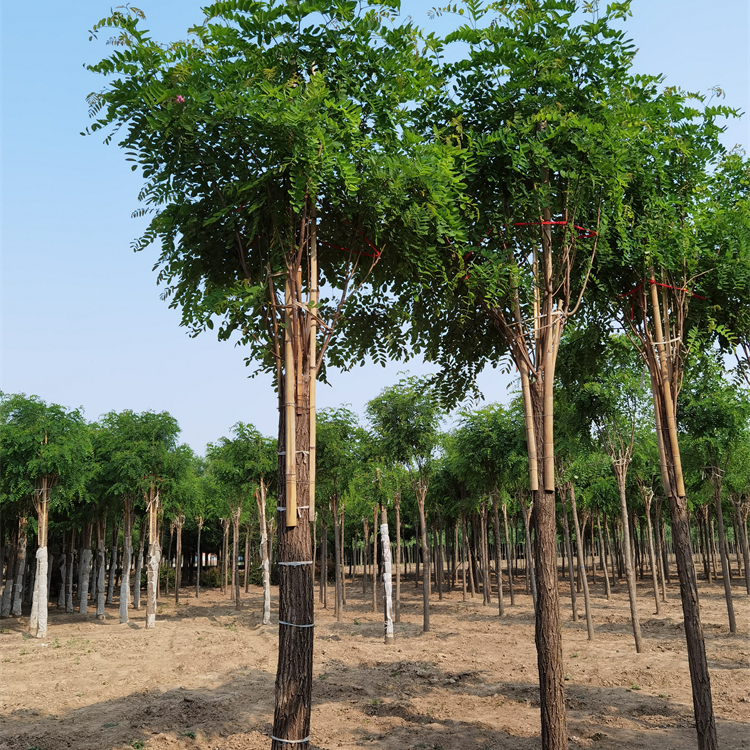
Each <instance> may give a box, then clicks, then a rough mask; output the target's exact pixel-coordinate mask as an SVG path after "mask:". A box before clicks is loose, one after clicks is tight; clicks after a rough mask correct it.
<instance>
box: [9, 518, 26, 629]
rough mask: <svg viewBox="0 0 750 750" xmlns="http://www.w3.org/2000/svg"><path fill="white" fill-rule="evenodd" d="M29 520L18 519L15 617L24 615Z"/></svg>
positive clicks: (13, 611)
mask: <svg viewBox="0 0 750 750" xmlns="http://www.w3.org/2000/svg"><path fill="white" fill-rule="evenodd" d="M28 522H29V519H28V518H26V516H23V517H22V518H19V519H18V543H17V544H16V566H15V577H16V580H15V584H14V586H13V607H12V610H11V614H12V615H13V617H20V616H21V614H22V613H23V584H24V574H25V572H26V543H27V528H28Z"/></svg>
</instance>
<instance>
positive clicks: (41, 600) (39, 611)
mask: <svg viewBox="0 0 750 750" xmlns="http://www.w3.org/2000/svg"><path fill="white" fill-rule="evenodd" d="M50 489H51V487H50V483H49V478H48V477H47V475H45V476H44V477H43V478H42V487H41V493H40V494H39V495H38V496H37V497H38V500H37V502H36V505H37V517H38V523H37V541H38V547H37V551H36V566H37V567H36V579H35V581H36V582H35V585H34V598H33V601H32V604H31V617H30V619H29V631H30V632H31V635H32V636H36V637H37V638H46V637H47V614H48V599H49V588H48V579H47V568H48V559H47V554H48V551H47V536H48V528H49V520H48V519H49V491H50ZM0 570H2V568H0ZM35 610H36V611H35Z"/></svg>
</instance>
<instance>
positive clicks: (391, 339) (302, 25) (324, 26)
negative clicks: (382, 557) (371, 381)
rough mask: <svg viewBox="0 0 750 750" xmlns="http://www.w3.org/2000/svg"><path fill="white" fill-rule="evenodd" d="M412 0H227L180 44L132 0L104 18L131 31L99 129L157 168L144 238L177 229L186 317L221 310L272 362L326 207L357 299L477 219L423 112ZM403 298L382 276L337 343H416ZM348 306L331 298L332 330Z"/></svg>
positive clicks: (148, 193)
mask: <svg viewBox="0 0 750 750" xmlns="http://www.w3.org/2000/svg"><path fill="white" fill-rule="evenodd" d="M397 7H398V3H397V2H393V1H392V0H388V1H387V2H383V3H377V2H369V3H367V4H366V5H356V4H354V3H350V2H341V1H340V0H320V1H318V2H314V3H307V4H304V3H303V4H298V3H285V2H277V1H276V0H264V1H262V2H259V3H253V4H247V3H245V2H242V1H241V0H235V1H233V2H220V3H213V4H211V5H209V6H208V7H206V8H205V9H204V14H205V17H204V19H203V22H202V23H199V24H197V25H196V26H194V27H193V28H191V29H190V34H191V38H190V39H189V40H187V41H178V42H175V43H172V44H166V45H162V44H158V43H156V42H155V41H154V40H152V39H151V37H150V36H149V35H148V32H146V31H145V30H143V29H142V26H141V23H140V22H141V18H139V13H138V12H137V11H135V10H134V9H132V8H129V7H126V8H124V9H120V10H117V11H115V12H114V13H113V14H112V15H111V16H109V17H107V18H105V19H102V20H101V21H100V22H99V23H98V24H96V26H95V27H94V29H93V32H92V37H95V36H96V35H97V33H98V32H99V31H100V30H102V29H105V28H107V29H113V30H114V31H115V33H117V34H119V36H118V37H117V39H118V41H119V46H118V48H117V49H116V50H115V51H114V52H113V53H112V54H111V55H110V56H109V57H107V58H105V59H103V60H102V61H101V62H100V63H98V64H96V65H92V66H89V69H90V70H91V71H93V72H95V73H99V74H102V75H105V76H109V83H108V85H107V86H106V88H105V89H104V90H103V91H102V92H100V93H98V94H92V95H91V97H90V104H91V114H92V116H93V117H95V118H96V119H95V122H94V124H93V125H92V128H91V129H92V131H97V130H100V129H108V130H109V135H108V136H107V141H109V140H110V139H111V138H112V137H113V136H114V134H115V133H117V134H118V137H119V138H120V139H121V140H120V141H119V145H120V146H121V147H122V148H123V149H125V150H126V152H127V154H128V159H130V160H131V161H132V162H133V169H139V168H140V169H141V170H142V172H143V176H144V179H145V181H146V182H145V185H144V188H143V190H142V191H141V194H140V196H139V198H140V200H141V201H142V202H143V203H144V204H145V209H144V213H151V215H152V217H153V218H152V220H151V223H150V224H149V226H148V228H147V230H146V232H145V234H144V235H143V237H142V238H141V239H140V240H138V241H137V242H136V243H135V249H136V250H141V249H143V248H145V247H147V246H148V245H149V244H151V243H152V242H154V241H156V240H158V241H160V243H161V254H160V257H159V260H158V262H157V264H156V267H157V268H158V270H159V277H158V278H159V282H160V283H163V284H165V285H166V288H165V292H164V295H165V297H169V298H171V300H172V302H171V304H172V306H175V307H178V306H179V307H180V308H181V309H182V322H183V325H185V326H187V327H188V328H190V329H191V330H192V331H193V332H194V333H196V334H197V333H198V332H200V331H202V330H205V329H206V328H214V324H215V321H218V324H219V337H220V338H223V339H225V338H229V337H230V336H231V335H232V334H233V333H234V332H237V333H238V335H239V336H240V339H241V340H242V342H243V343H244V344H246V345H247V346H248V347H249V349H250V352H251V355H250V359H252V360H254V361H256V362H258V363H259V364H260V369H261V370H267V371H270V372H273V373H274V374H275V373H276V366H277V361H276V359H275V358H274V355H273V346H269V343H270V342H271V341H273V340H276V339H277V337H278V336H279V330H280V328H279V326H280V325H281V324H279V325H277V326H276V327H274V321H273V320H272V315H269V306H271V307H272V308H274V309H275V307H276V305H278V304H280V302H279V300H278V299H276V295H277V289H276V285H277V283H278V282H277V279H278V278H280V277H283V276H284V275H285V274H286V273H287V272H288V271H289V269H290V268H293V267H295V265H296V264H298V263H299V261H300V258H301V257H302V253H303V252H304V251H305V246H306V243H307V238H306V237H305V235H304V225H305V221H306V218H307V217H309V216H310V214H311V213H313V212H314V216H315V217H316V219H315V220H316V222H317V225H318V237H319V241H318V257H319V263H320V269H321V273H322V276H323V280H324V282H325V285H326V286H325V288H327V289H330V290H341V295H342V298H343V297H346V295H347V294H349V293H351V291H352V290H353V289H356V287H357V284H359V283H361V282H362V281H363V280H364V279H365V278H369V279H370V281H371V282H372V283H373V284H374V285H375V286H376V287H377V286H382V285H383V284H387V283H388V282H389V280H390V279H391V278H393V276H394V273H395V272H396V270H397V269H403V273H404V275H408V274H409V273H413V271H414V269H415V268H420V269H427V268H430V267H432V266H435V265H436V246H437V245H438V244H444V243H445V242H446V239H445V238H446V237H449V236H453V235H454V234H456V232H457V231H460V222H459V220H458V208H457V205H456V202H455V201H454V200H452V197H453V193H454V192H455V190H454V188H455V183H456V179H457V178H456V174H455V170H454V168H453V153H454V152H455V148H453V147H451V146H449V145H447V144H441V143H431V142H424V141H423V139H422V138H421V137H419V135H418V134H417V133H415V132H414V127H413V124H412V120H413V115H414V111H415V107H414V102H415V101H416V100H419V99H420V98H421V97H423V96H425V95H426V94H427V92H428V91H430V90H434V89H435V87H436V85H437V83H438V79H437V77H436V71H435V68H434V66H433V63H432V62H431V61H430V58H429V57H428V56H427V55H425V54H422V50H421V49H420V42H419V36H418V31H417V30H416V29H415V28H414V27H412V25H411V24H410V23H408V22H407V23H404V24H402V25H396V24H395V23H391V21H390V18H391V16H392V15H393V14H392V12H391V11H392V10H393V9H395V8H397ZM368 256H373V257H372V261H373V263H374V262H375V260H378V261H379V262H378V263H377V265H376V267H375V268H374V269H373V268H372V265H373V263H371V262H370V261H369V260H367V258H368ZM302 266H303V275H306V274H307V271H308V269H307V263H304V264H302ZM308 283H309V280H308ZM281 289H282V292H283V281H282V282H281ZM347 290H348V291H347ZM365 291H367V290H365ZM387 299H388V298H387V297H384V296H383V295H382V294H377V293H375V292H372V294H370V293H366V294H365V296H364V297H363V298H362V299H361V300H360V301H359V302H358V303H357V306H356V307H353V308H352V309H351V310H350V311H349V314H348V315H347V316H346V317H345V318H343V319H341V320H342V322H345V323H347V325H349V326H350V328H351V329H352V330H354V331H356V332H357V333H356V334H355V335H354V336H353V337H352V339H351V341H342V343H341V347H340V349H338V350H336V349H333V350H332V351H331V354H332V357H333V360H334V362H335V363H336V364H341V365H344V366H350V365H351V361H352V358H353V357H354V356H359V352H361V351H362V350H366V349H369V348H373V349H374V350H375V352H376V357H377V358H378V359H382V358H384V357H385V356H386V355H388V356H391V355H393V354H396V353H400V352H402V351H403V338H404V337H403V335H402V334H400V333H399V329H398V327H393V328H392V329H391V330H390V331H389V333H388V335H387V336H383V335H382V328H381V329H380V330H378V327H379V324H381V323H382V322H383V321H384V320H385V319H387V318H388V314H389V313H388V312H387V310H384V302H385V301H386V300H387ZM341 301H344V300H343V299H342V300H341ZM373 308H375V310H374V312H375V315H373V314H372V312H373ZM341 312H342V310H341V309H340V308H339V307H338V301H337V300H334V299H328V298H324V299H322V300H321V301H320V303H319V309H318V315H319V316H320V318H321V319H322V320H324V321H328V324H327V325H328V327H327V328H325V329H324V331H325V333H324V334H323V338H324V341H325V343H327V342H328V340H329V338H330V333H331V330H332V327H333V325H334V324H335V323H336V322H337V321H339V319H340V316H341ZM376 331H377V335H376ZM360 338H361V341H360V340H359V339H360Z"/></svg>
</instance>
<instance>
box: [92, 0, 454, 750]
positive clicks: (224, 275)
mask: <svg viewBox="0 0 750 750" xmlns="http://www.w3.org/2000/svg"><path fill="white" fill-rule="evenodd" d="M396 8H397V3H396V2H390V1H389V2H385V3H384V4H383V5H380V4H378V3H377V2H374V1H373V2H371V3H368V5H367V6H356V5H352V4H350V3H348V2H339V0H321V1H320V2H315V3H309V4H297V3H280V2H276V1H275V0H268V1H267V2H261V3H260V4H259V5H258V4H252V5H248V4H247V3H246V2H244V0H234V1H232V2H221V3H215V4H213V5H211V6H209V7H208V8H207V9H206V11H205V13H206V18H205V23H203V24H201V25H197V26H195V27H194V28H193V29H192V30H191V31H192V33H193V34H194V35H195V40H193V41H190V42H178V43H175V44H171V45H164V46H162V45H158V44H156V43H155V42H153V41H152V40H151V38H150V37H149V36H148V34H147V33H146V32H145V31H143V30H142V29H141V27H140V26H139V21H140V20H141V19H140V18H139V15H142V14H140V13H139V12H138V11H136V10H135V9H132V8H126V9H124V10H117V11H115V12H114V13H113V14H112V15H111V16H109V17H108V18H105V19H103V20H102V21H101V22H100V23H98V24H97V25H96V26H95V27H94V30H93V33H92V36H96V33H97V32H98V31H99V30H101V29H103V28H114V29H115V32H116V34H117V35H118V36H117V37H116V39H117V43H118V45H120V46H125V47H127V49H126V50H123V51H120V50H117V51H115V52H114V53H113V54H112V55H111V56H110V57H108V58H106V59H104V60H102V61H101V62H100V63H98V64H96V65H92V66H90V70H92V71H94V72H97V73H102V74H111V73H114V74H116V75H115V77H114V78H113V79H112V80H111V82H110V84H109V85H108V87H107V88H106V89H105V91H103V92H102V93H99V94H93V95H92V96H91V97H90V102H91V109H92V114H93V115H94V116H95V117H98V119H97V120H96V122H95V123H94V125H93V126H92V130H98V129H100V128H105V127H109V126H114V127H115V128H120V132H121V133H122V134H123V135H122V140H121V141H120V145H121V146H122V147H123V148H125V149H127V150H128V151H129V152H131V153H132V154H133V158H134V160H135V161H136V165H135V167H136V168H137V167H138V165H139V164H140V165H141V167H142V168H143V172H144V178H145V179H146V185H145V187H144V189H143V191H142V194H141V197H142V199H143V200H144V202H145V203H146V208H145V209H144V213H148V212H150V211H152V210H153V211H155V215H154V217H153V219H152V220H151V223H150V224H149V227H148V229H147V231H146V233H145V234H144V236H143V238H142V240H141V241H139V242H138V243H136V249H142V248H144V247H146V246H147V245H148V244H150V243H151V242H152V241H155V240H160V241H161V244H162V250H161V255H160V258H159V261H158V262H157V266H158V267H159V269H160V271H159V279H160V281H162V282H164V283H166V285H167V291H166V295H167V296H170V297H171V299H172V304H173V305H174V306H179V307H181V308H182V314H183V324H184V325H186V326H187V327H189V328H190V329H191V330H193V331H194V332H196V333H197V332H199V331H201V330H204V329H205V328H213V326H214V320H215V319H217V320H219V322H220V331H219V335H220V337H221V338H229V337H230V336H231V335H232V334H233V333H235V332H237V333H238V335H239V337H240V340H241V341H242V342H243V343H244V344H246V345H247V346H248V347H249V351H250V357H249V359H252V360H254V361H255V362H257V363H259V365H260V368H261V369H262V370H266V371H268V372H271V373H272V375H273V376H274V378H275V384H276V387H277V392H278V396H279V408H280V412H281V418H280V421H279V447H280V448H283V451H282V453H283V455H284V456H285V459H284V463H283V464H282V463H280V465H279V502H280V503H281V505H280V506H279V507H281V508H283V510H282V511H280V512H281V513H283V514H284V516H283V519H284V520H283V522H282V523H279V537H278V538H279V558H280V559H279V564H280V570H279V576H280V615H281V622H282V623H286V624H283V625H282V627H281V629H280V630H281V635H280V644H279V665H278V670H277V692H276V696H277V698H276V712H275V718H274V729H273V738H274V739H273V742H274V748H276V749H277V750H278V748H280V747H281V743H283V742H285V741H294V742H297V741H300V740H303V739H305V738H306V737H307V736H309V721H310V702H311V684H312V645H313V639H312V627H311V626H312V625H313V622H312V619H313V598H312V570H311V569H310V566H309V565H307V562H308V561H309V560H310V558H311V546H310V534H309V520H310V519H311V518H312V517H313V512H314V487H315V469H314V467H315V461H314V455H315V444H316V441H315V408H314V406H315V382H316V379H317V377H318V374H319V372H320V370H321V367H322V365H323V361H324V355H325V353H326V351H327V350H328V347H329V345H330V344H331V343H332V336H333V333H334V330H335V329H336V327H337V326H338V324H339V323H341V322H342V320H343V318H342V315H343V313H344V311H345V309H346V307H347V302H348V301H350V300H351V298H352V295H353V294H354V293H355V292H356V291H357V290H358V289H359V288H360V287H361V286H362V284H363V283H364V282H365V280H367V279H370V280H372V283H373V284H374V285H375V286H377V285H378V283H379V281H378V279H379V278H380V279H388V278H390V277H391V276H392V275H393V272H394V270H395V269H396V268H398V267H401V266H404V265H409V264H412V265H413V264H414V262H415V256H416V257H418V260H419V263H420V264H421V265H423V266H424V265H426V264H427V263H428V262H429V260H430V258H429V255H430V246H431V247H432V250H433V251H434V246H435V245H436V244H438V243H439V242H444V241H445V240H444V236H445V235H446V233H447V232H448V231H449V230H450V229H451V228H452V224H456V225H457V222H456V221H455V219H456V215H457V212H456V210H455V208H454V207H453V206H452V205H451V204H450V203H449V202H446V200H445V194H446V193H447V192H449V191H450V190H451V189H452V186H453V181H454V174H453V171H452V168H451V165H450V151H451V148H450V147H449V146H448V145H447V144H446V145H442V144H423V143H422V141H421V139H420V138H418V137H416V136H415V135H414V132H413V127H412V124H411V120H412V118H413V113H414V107H413V106H412V105H413V101H414V100H415V99H418V98H419V97H420V96H422V94H423V92H424V90H425V89H426V88H429V87H430V86H432V78H433V65H432V63H431V61H430V60H429V59H428V57H427V56H425V55H423V54H421V50H420V49H419V45H418V44H415V41H416V32H415V30H414V29H413V28H412V27H411V26H410V25H409V24H408V23H407V24H404V25H401V26H396V25H393V24H391V23H390V21H389V18H390V13H391V11H392V10H395V9H396ZM112 137H113V135H110V136H109V139H111V138H112ZM436 209H440V210H436ZM386 248H387V253H386V252H383V251H384V250H385V249H386ZM433 254H434V252H433ZM381 261H385V262H384V263H383V262H381ZM381 267H382V268H381ZM378 274H381V276H380V277H378ZM321 278H322V280H324V281H325V282H326V283H327V285H328V286H327V288H329V289H331V290H332V291H334V292H335V294H334V295H333V296H332V297H331V298H330V299H329V298H324V299H322V300H321V299H319V284H320V281H321ZM383 299H384V297H383V295H378V294H373V295H372V296H369V297H368V300H369V302H365V303H363V308H361V309H366V308H368V307H369V305H370V304H371V303H372V304H377V305H378V306H381V303H382V301H383ZM381 317H382V316H376V317H375V318H373V316H369V317H367V318H365V317H363V316H359V317H358V316H356V315H350V316H348V320H349V321H352V324H353V325H354V324H356V323H357V321H359V324H360V325H361V324H362V323H361V322H362V321H363V320H366V321H367V323H366V331H365V333H363V338H365V339H368V340H369V341H372V340H373V339H375V338H377V339H378V341H379V346H380V347H381V350H382V348H383V346H384V345H383V344H382V341H383V340H384V337H383V336H382V335H380V333H379V332H378V333H377V335H376V326H377V322H376V323H373V322H372V321H373V320H376V321H377V320H378V319H380V318H381ZM400 338H403V337H399V336H391V337H390V338H389V337H386V339H385V340H386V341H390V343H387V344H385V348H388V347H391V348H393V347H398V343H399V339H400ZM337 356H338V357H339V360H340V361H344V362H346V364H350V363H351V357H350V352H349V350H348V349H347V342H346V340H344V342H343V344H342V348H341V350H340V354H339V355H337ZM307 455H309V456H310V461H309V463H308V462H307V461H306V460H305V456H307ZM298 509H299V510H301V511H303V513H302V515H301V517H300V522H299V523H298V515H297V512H298ZM304 511H307V512H304ZM300 563H304V564H300Z"/></svg>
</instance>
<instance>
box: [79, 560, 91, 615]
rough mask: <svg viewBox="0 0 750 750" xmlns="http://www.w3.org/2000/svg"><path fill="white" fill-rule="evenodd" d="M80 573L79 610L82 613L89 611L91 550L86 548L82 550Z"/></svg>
mask: <svg viewBox="0 0 750 750" xmlns="http://www.w3.org/2000/svg"><path fill="white" fill-rule="evenodd" d="M78 565H79V567H80V574H79V576H78V580H79V585H80V587H81V588H80V591H79V592H78V612H79V613H80V614H82V615H86V614H88V611H89V606H88V603H89V579H90V578H91V550H90V549H84V550H83V551H82V552H81V558H80V562H79V563H78Z"/></svg>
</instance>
